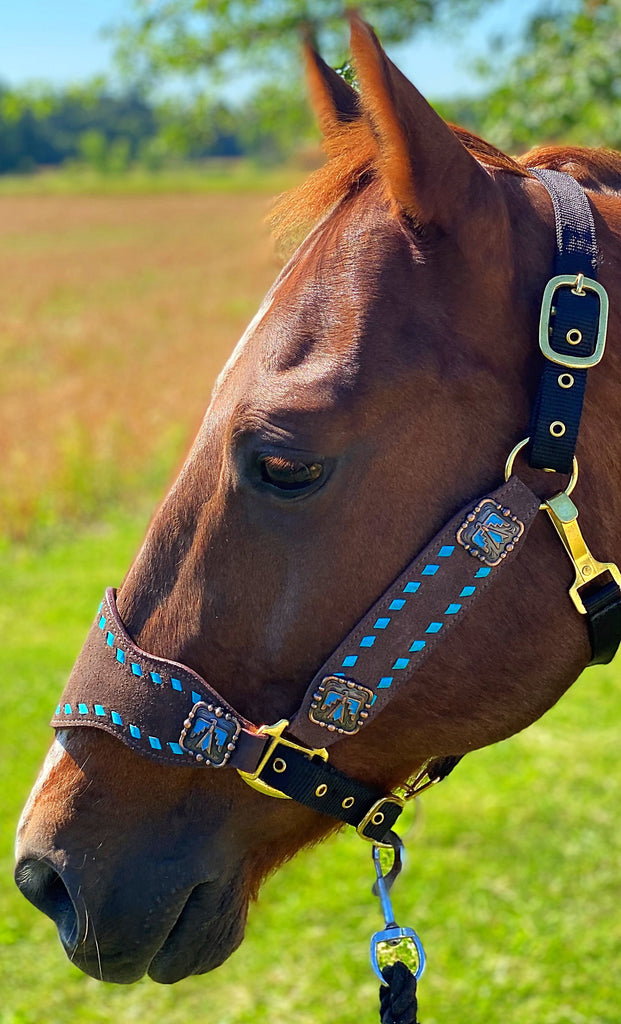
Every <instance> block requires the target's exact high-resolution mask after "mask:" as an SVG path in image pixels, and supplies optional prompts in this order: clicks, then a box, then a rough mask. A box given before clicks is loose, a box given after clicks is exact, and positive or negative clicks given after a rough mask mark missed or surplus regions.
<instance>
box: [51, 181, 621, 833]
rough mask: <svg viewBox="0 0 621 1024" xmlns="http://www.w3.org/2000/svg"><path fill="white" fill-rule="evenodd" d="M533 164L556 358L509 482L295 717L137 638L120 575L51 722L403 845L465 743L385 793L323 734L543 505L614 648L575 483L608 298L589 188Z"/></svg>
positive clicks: (482, 575) (406, 672)
mask: <svg viewBox="0 0 621 1024" xmlns="http://www.w3.org/2000/svg"><path fill="white" fill-rule="evenodd" d="M533 173H534V174H535V175H536V176H537V177H538V178H539V180H540V181H541V182H542V184H543V185H544V186H545V187H546V189H547V190H548V191H549V193H550V195H551V196H552V200H553V203H554V208H555V218H556V229H557V256H556V263H555V268H554V270H555V275H554V277H553V278H552V279H551V281H550V282H549V283H548V285H547V287H546V290H545V293H544V297H543V303H542V312H541V322H540V347H541V351H542V353H543V355H544V357H545V362H544V369H543V373H542V377H541V383H540V387H539V393H538V396H537V401H536V403H535V408H534V410H533V416H532V421H531V427H530V436H529V437H528V438H526V439H525V440H524V441H521V442H520V443H519V444H518V445H517V446H516V448H515V449H514V451H513V452H512V453H511V455H510V457H509V459H508V462H507V467H506V470H505V478H506V482H505V483H504V484H503V485H502V486H501V487H499V488H498V489H497V490H495V491H494V492H492V493H491V494H488V495H485V496H484V497H482V498H480V499H478V500H477V501H476V502H473V503H471V504H470V505H469V506H468V507H467V508H465V509H464V510H462V511H461V512H459V513H458V514H457V515H455V516H453V518H452V519H451V520H450V521H449V522H448V523H447V524H446V525H445V526H444V527H443V529H442V530H441V531H440V532H439V533H438V534H437V535H436V536H435V537H434V539H433V540H432V541H431V542H430V544H429V545H428V546H427V547H426V548H425V549H424V551H423V552H422V553H421V554H419V555H417V556H416V557H415V558H414V559H413V560H412V561H411V562H410V563H409V564H408V565H407V566H406V567H405V569H404V570H403V572H402V573H401V575H400V576H399V577H398V578H397V579H396V580H395V581H394V582H393V583H392V584H391V586H390V587H389V588H388V589H387V590H386V591H385V593H384V594H382V595H381V597H380V598H379V599H378V600H377V601H376V602H375V604H374V605H373V606H372V608H371V609H370V610H369V611H368V612H367V613H366V614H365V615H364V617H363V618H362V619H361V621H360V622H359V623H358V625H357V626H355V627H354V629H353V630H351V632H350V633H348V634H347V636H346V637H345V639H344V640H343V641H342V643H341V644H340V645H339V647H337V649H336V650H335V651H334V652H333V653H332V654H331V655H330V657H329V658H328V660H327V661H326V662H325V663H324V664H323V665H322V666H321V668H320V669H319V671H318V672H317V674H316V675H315V678H314V679H313V680H312V682H311V684H310V686H309V687H308V689H307V691H306V694H305V696H304V699H303V700H302V704H301V706H300V708H299V709H298V711H297V712H296V714H295V715H294V717H293V718H292V720H291V721H290V722H288V721H286V720H282V721H280V722H278V723H276V724H275V725H273V726H266V725H262V726H260V727H257V726H256V725H254V724H253V723H251V722H249V721H247V720H246V719H245V718H243V716H242V715H240V714H239V713H238V712H237V711H236V710H235V709H234V708H232V707H231V706H230V705H229V704H228V703H227V701H226V700H225V699H224V698H223V697H222V696H221V695H220V694H219V693H218V692H217V691H216V690H214V689H213V688H212V687H211V686H210V685H209V683H208V682H207V681H206V680H204V679H203V678H202V677H201V676H199V675H198V674H197V673H196V672H193V671H192V669H190V668H188V667H186V666H184V665H180V664H177V663H176V662H173V661H168V660H167V659H164V658H157V657H155V656H153V655H151V654H148V653H147V652H146V651H142V650H141V649H140V648H138V647H137V646H136V644H134V642H133V641H132V640H131V638H130V637H129V636H128V634H127V633H126V631H125V628H124V626H123V623H122V621H121V619H120V617H119V614H118V611H117V607H116V600H115V592H114V590H112V589H109V590H107V591H106V594H105V597H104V600H103V601H102V603H101V606H100V608H99V611H98V613H97V616H96V619H95V622H94V624H93V626H92V628H91V631H90V633H89V635H88V637H87V640H86V643H85V645H84V648H83V649H82V652H81V654H80V656H79V658H78V660H77V662H76V664H75V666H74V669H73V672H72V673H71V676H70V678H69V681H68V684H67V687H66V689H65V691H64V693H63V695H62V698H61V702H60V704H59V705H58V707H57V709H56V713H55V715H54V717H53V719H52V725H53V726H54V727H55V728H58V729H66V728H67V727H69V726H72V727H73V726H75V727H85V726H87V727H95V728H98V729H103V730H105V731H106V732H108V733H110V734H111V735H113V736H116V737H117V738H118V739H120V740H122V741H123V742H124V743H125V744H126V745H127V746H128V747H130V748H131V749H132V750H135V751H137V752H138V753H140V754H142V755H144V756H145V757H149V758H151V759H152V760H154V761H157V762H161V763H163V764H170V765H186V766H188V765H195V766H196V767H198V768H201V769H203V770H204V769H208V770H211V769H216V768H222V767H225V766H231V767H233V768H236V769H237V770H238V771H239V773H240V775H241V777H242V778H243V779H244V780H245V781H246V782H247V783H248V784H249V785H251V786H253V787H254V788H256V789H258V790H260V791H261V792H262V793H265V794H268V795H270V796H273V797H281V798H290V799H293V800H296V801H298V802H299V803H302V804H304V805H306V806H307V807H310V808H312V809H313V810H316V811H320V812H323V813H325V814H327V815H329V816H331V817H333V818H336V819H338V820H339V821H342V822H346V823H347V824H350V825H353V826H354V827H355V828H356V829H357V831H358V833H359V834H360V835H361V836H362V837H363V838H364V839H367V840H369V841H371V842H372V843H374V844H375V845H383V846H392V845H393V842H394V841H393V840H391V838H390V831H391V829H392V828H393V826H394V824H395V822H396V820H397V818H398V816H399V814H400V813H401V811H402V809H403V806H404V800H405V799H406V798H409V797H411V796H415V795H417V794H418V793H420V792H421V791H422V789H424V788H426V787H427V786H428V785H431V784H432V783H433V782H436V781H439V780H440V779H441V778H443V777H444V776H445V775H447V774H448V772H449V771H450V770H451V769H452V768H453V767H454V766H455V764H456V763H457V761H459V757H458V756H455V757H445V758H440V759H435V760H434V761H432V762H430V763H429V764H428V765H427V767H426V769H425V770H424V771H423V773H422V774H421V776H419V777H418V778H417V779H416V780H414V782H413V783H412V784H410V785H409V786H406V787H405V791H404V792H403V793H402V794H396V793H390V794H384V793H382V792H381V791H380V790H377V789H375V788H373V787H370V786H367V785H366V784H363V783H361V782H358V781H356V780H354V779H351V778H349V777H348V776H347V775H345V774H344V773H343V772H340V771H338V770H337V769H336V768H334V767H333V766H332V765H331V764H330V763H329V761H328V748H329V747H330V746H331V745H332V744H333V743H335V742H337V741H339V740H341V739H344V738H345V737H346V736H353V735H355V734H356V733H358V732H360V731H361V730H364V728H365V727H366V726H368V724H369V723H370V722H371V721H372V720H373V719H374V718H375V717H376V716H377V715H378V714H379V713H380V712H381V711H382V710H383V708H384V707H385V706H386V704H387V703H388V702H389V701H390V700H391V699H392V697H393V696H394V695H395V694H396V693H397V692H398V691H399V690H400V689H401V688H402V687H403V686H404V685H407V682H408V680H409V679H410V677H411V676H412V674H413V673H414V672H415V671H416V670H417V669H418V668H419V667H420V666H421V665H422V664H423V663H424V662H425V660H426V659H427V657H428V656H429V655H430V654H431V653H432V652H433V650H434V649H435V647H436V646H437V644H438V643H439V642H440V641H441V640H442V639H443V638H444V637H445V636H447V635H448V633H449V632H450V630H451V629H452V628H453V626H455V625H456V624H457V623H458V622H459V621H461V620H462V619H463V618H465V616H467V615H468V614H469V612H470V610H471V609H472V608H473V606H474V605H475V604H476V601H477V599H478V598H479V597H480V596H481V594H483V593H484V592H486V591H487V590H488V589H489V588H490V587H492V586H493V585H494V583H495V582H496V581H497V580H498V579H499V578H500V576H502V575H503V574H504V573H505V572H508V573H510V572H511V570H510V569H509V568H508V567H509V566H510V564H511V563H512V561H513V559H514V558H515V557H516V556H517V555H518V554H519V552H520V550H521V548H522V547H523V545H524V543H525V541H526V536H527V533H528V530H529V527H530V525H531V523H532V522H533V520H534V518H535V516H536V514H537V512H538V511H539V510H540V508H541V509H545V510H546V512H547V513H548V514H549V516H550V518H551V520H552V522H553V524H554V526H555V528H556V530H557V531H558V533H559V535H560V537H561V540H562V542H563V544H564V546H565V549H566V551H567V553H568V555H569V557H570V559H571V560H572V563H573V565H574V568H575V570H576V581H575V583H574V584H573V585H572V587H571V590H570V595H571V598H572V600H573V601H574V604H575V606H576V608H577V609H578V611H579V612H581V613H582V614H584V615H586V617H587V622H588V628H589V636H590V640H591V646H592V650H593V660H592V663H597V662H608V661H610V660H611V658H612V656H613V654H614V653H615V651H616V649H617V647H618V645H619V641H620V639H621V591H620V589H619V584H620V583H621V574H620V573H619V570H618V569H617V567H616V566H615V565H613V564H612V563H600V562H597V561H596V560H595V559H594V558H593V556H592V555H591V553H590V551H589V549H588V547H587V545H586V543H585V542H584V538H583V537H582V534H581V532H580V529H579V527H578V523H577V517H578V510H577V509H576V506H575V505H574V503H573V501H572V500H571V498H570V497H569V494H570V492H571V489H572V487H573V484H574V483H575V480H576V477H577V463H576V460H575V455H574V449H575V444H576V440H577V436H578V427H579V422H580V414H581V411H582V401H583V395H584V386H585V381H586V373H587V370H588V368H589V367H591V366H594V365H596V363H598V362H599V361H600V360H601V358H602V356H603V353H604V346H605V340H606V319H607V307H608V302H607V297H606V293H605V291H604V289H603V288H602V287H601V285H599V284H598V282H597V280H596V273H597V247H596V240H595V228H594V224H593V217H592V214H591V209H590V206H589V202H588V200H587V198H586V196H585V194H584V193H583V191H582V189H581V188H580V186H579V185H578V184H577V183H576V182H575V181H574V179H573V178H571V177H569V176H568V175H566V174H561V173H559V172H554V171H535V172H533ZM521 448H525V449H526V451H527V453H528V456H529V461H530V464H531V466H533V467H535V468H544V469H547V470H552V471H555V472H562V473H568V472H572V480H571V481H570V485H569V486H568V487H567V489H566V490H565V491H563V492H561V493H560V494H557V495H556V496H555V497H553V498H551V499H549V500H548V501H546V502H544V503H543V504H541V502H540V499H539V498H538V497H537V496H536V495H535V494H534V493H533V492H532V491H531V490H530V489H529V488H528V487H526V486H525V485H524V484H523V483H522V482H521V481H520V480H519V479H518V478H517V477H515V476H512V475H511V470H512V466H513V461H514V459H515V455H516V454H517V451H518V450H519V449H521Z"/></svg>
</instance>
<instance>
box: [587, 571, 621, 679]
mask: <svg viewBox="0 0 621 1024" xmlns="http://www.w3.org/2000/svg"><path fill="white" fill-rule="evenodd" d="M580 596H581V598H582V601H583V604H584V607H585V608H586V610H587V623H588V627H589V640H590V641H591V650H592V652H593V657H592V659H591V662H590V664H591V665H607V664H608V663H609V662H611V661H612V659H613V658H614V656H615V654H616V653H617V648H618V647H619V642H620V641H621V591H620V590H619V587H618V586H617V584H616V583H615V581H614V580H609V582H608V583H606V584H605V585H604V586H603V587H600V588H599V589H598V590H594V591H593V592H592V593H591V594H588V593H585V592H584V591H582V593H581V594H580Z"/></svg>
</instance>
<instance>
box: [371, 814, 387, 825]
mask: <svg viewBox="0 0 621 1024" xmlns="http://www.w3.org/2000/svg"><path fill="white" fill-rule="evenodd" d="M383 820H384V815H383V813H382V812H381V811H376V812H375V814H374V815H373V817H372V818H371V824H372V825H381V824H382V822H383Z"/></svg>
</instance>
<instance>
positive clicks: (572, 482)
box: [505, 437, 578, 510]
mask: <svg viewBox="0 0 621 1024" xmlns="http://www.w3.org/2000/svg"><path fill="white" fill-rule="evenodd" d="M529 441H530V437H525V438H524V440H523V441H518V443H517V444H516V446H515V448H514V449H513V451H512V452H510V453H509V457H508V459H507V461H506V462H505V480H508V479H509V477H510V476H511V473H512V471H513V463H514V462H515V457H516V455H517V454H518V452H521V451H522V448H524V447H525V446H526V445H527V444H528V442H529ZM577 482H578V460H577V458H576V456H575V455H574V460H573V464H572V468H571V476H570V478H569V483H568V484H567V487H566V488H565V490H564V492H562V493H564V494H566V495H567V496H569V495H570V494H571V492H572V491H573V489H574V487H575V486H576V484H577ZM547 507H548V505H547V502H545V501H544V502H542V503H541V505H540V506H539V509H540V510H542V509H544V508H547Z"/></svg>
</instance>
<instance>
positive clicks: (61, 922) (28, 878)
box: [15, 858, 79, 949]
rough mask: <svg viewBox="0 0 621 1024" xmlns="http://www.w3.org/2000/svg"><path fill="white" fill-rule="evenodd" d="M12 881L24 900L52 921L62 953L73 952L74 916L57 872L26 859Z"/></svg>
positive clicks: (75, 930) (73, 908)
mask: <svg viewBox="0 0 621 1024" xmlns="http://www.w3.org/2000/svg"><path fill="white" fill-rule="evenodd" d="M15 881H16V883H17V887H18V889H19V890H20V891H21V892H22V893H23V895H24V896H25V897H26V899H27V900H30V902H31V903H33V904H34V906H35V907H36V908H37V910H41V911H42V912H43V913H44V914H47V916H48V917H51V918H52V921H54V923H55V925H56V927H57V928H58V934H59V935H60V940H61V942H62V944H63V946H64V947H65V949H73V948H74V947H75V945H76V943H77V939H78V930H79V929H78V915H77V914H76V911H75V907H74V905H73V901H72V899H71V897H70V895H69V893H68V891H67V887H66V886H65V883H64V882H63V880H62V878H61V877H60V875H59V874H58V872H57V871H55V870H54V868H53V867H52V866H51V865H50V864H48V863H47V862H46V861H44V860H33V859H28V858H26V859H24V860H21V861H20V862H19V863H18V865H17V867H16V868H15Z"/></svg>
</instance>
